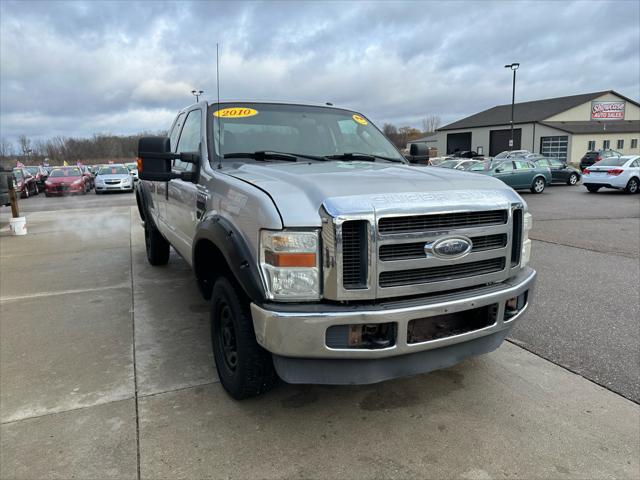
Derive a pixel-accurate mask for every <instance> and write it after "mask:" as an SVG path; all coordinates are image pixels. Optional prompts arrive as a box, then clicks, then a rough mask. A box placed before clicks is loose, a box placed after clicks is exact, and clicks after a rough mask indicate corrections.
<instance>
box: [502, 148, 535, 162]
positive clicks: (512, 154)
mask: <svg viewBox="0 0 640 480" xmlns="http://www.w3.org/2000/svg"><path fill="white" fill-rule="evenodd" d="M527 155H531V152H530V151H529V150H505V151H504V152H500V153H499V154H497V155H496V156H495V157H493V158H495V159H496V160H507V159H509V158H523V157H526V156H527Z"/></svg>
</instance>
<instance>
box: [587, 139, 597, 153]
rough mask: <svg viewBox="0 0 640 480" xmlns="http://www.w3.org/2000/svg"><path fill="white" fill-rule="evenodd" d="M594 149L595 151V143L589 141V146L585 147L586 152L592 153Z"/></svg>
mask: <svg viewBox="0 0 640 480" xmlns="http://www.w3.org/2000/svg"><path fill="white" fill-rule="evenodd" d="M595 149H596V141H595V140H589V146H588V147H587V150H588V151H590V152H593V151H594V150H595Z"/></svg>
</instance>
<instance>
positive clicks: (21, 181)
mask: <svg viewBox="0 0 640 480" xmlns="http://www.w3.org/2000/svg"><path fill="white" fill-rule="evenodd" d="M13 177H14V178H15V181H16V183H15V187H14V188H15V190H16V194H18V195H20V196H21V197H22V198H29V197H30V196H32V195H38V185H37V184H36V179H35V177H34V176H33V175H31V174H30V173H29V172H28V171H27V170H26V169H24V168H22V167H16V168H14V169H13Z"/></svg>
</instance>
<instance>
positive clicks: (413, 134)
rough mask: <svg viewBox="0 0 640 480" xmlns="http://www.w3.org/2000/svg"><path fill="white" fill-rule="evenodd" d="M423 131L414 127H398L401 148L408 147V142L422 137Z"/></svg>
mask: <svg viewBox="0 0 640 480" xmlns="http://www.w3.org/2000/svg"><path fill="white" fill-rule="evenodd" d="M421 135H422V132H421V131H420V130H418V129H417V128H413V127H409V126H407V127H400V128H399V129H398V136H399V137H400V145H399V147H400V148H406V146H407V142H409V141H411V140H415V139H416V138H420V136H421Z"/></svg>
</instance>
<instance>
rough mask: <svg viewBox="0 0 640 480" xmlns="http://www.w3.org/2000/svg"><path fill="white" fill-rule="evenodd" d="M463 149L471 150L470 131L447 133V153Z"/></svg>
mask: <svg viewBox="0 0 640 480" xmlns="http://www.w3.org/2000/svg"><path fill="white" fill-rule="evenodd" d="M465 150H471V132H463V133H448V134H447V155H449V154H451V153H455V152H458V151H460V152H464V151H465Z"/></svg>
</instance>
